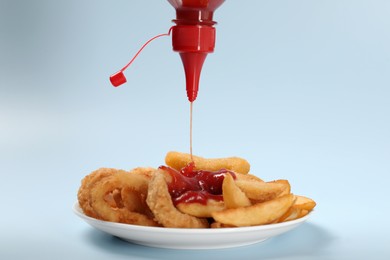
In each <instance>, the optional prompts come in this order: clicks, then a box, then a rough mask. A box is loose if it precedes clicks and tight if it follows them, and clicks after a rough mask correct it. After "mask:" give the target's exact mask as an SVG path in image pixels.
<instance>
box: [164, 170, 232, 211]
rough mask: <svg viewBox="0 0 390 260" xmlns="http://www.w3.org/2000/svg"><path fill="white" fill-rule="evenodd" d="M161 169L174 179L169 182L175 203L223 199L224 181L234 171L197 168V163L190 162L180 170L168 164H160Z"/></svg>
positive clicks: (205, 202)
mask: <svg viewBox="0 0 390 260" xmlns="http://www.w3.org/2000/svg"><path fill="white" fill-rule="evenodd" d="M159 169H161V170H164V171H166V172H167V173H168V174H169V175H170V176H171V177H172V181H171V182H170V183H169V184H168V190H169V193H170V194H171V197H172V201H173V204H174V205H177V204H179V203H192V202H198V203H201V204H204V205H206V204H207V200H208V199H213V200H216V201H222V200H223V196H222V183H223V180H224V178H225V176H226V174H230V175H232V177H233V178H234V179H235V178H236V175H235V174H234V172H232V171H229V170H226V169H221V170H219V171H205V170H195V164H194V163H193V162H191V163H189V164H188V165H187V166H186V167H184V168H183V169H181V170H180V171H178V170H175V169H173V168H170V167H168V166H160V167H159Z"/></svg>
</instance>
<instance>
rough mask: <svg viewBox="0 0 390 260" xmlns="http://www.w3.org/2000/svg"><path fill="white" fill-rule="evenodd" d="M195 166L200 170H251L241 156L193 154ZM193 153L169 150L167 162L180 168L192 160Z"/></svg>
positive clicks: (170, 165)
mask: <svg viewBox="0 0 390 260" xmlns="http://www.w3.org/2000/svg"><path fill="white" fill-rule="evenodd" d="M192 157H193V159H194V162H195V168H196V169H198V170H206V171H218V170H220V169H227V170H231V171H234V172H238V173H243V174H246V173H248V172H249V169H250V164H249V163H248V161H247V160H245V159H242V158H239V157H229V158H215V159H206V158H203V157H199V156H192ZM191 161H192V160H191V155H190V154H187V153H179V152H168V153H167V155H166V156H165V163H166V164H167V165H168V166H169V167H172V168H174V169H176V170H180V169H181V168H183V167H184V166H186V165H187V164H189V163H190V162H191Z"/></svg>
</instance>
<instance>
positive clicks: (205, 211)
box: [176, 200, 225, 218]
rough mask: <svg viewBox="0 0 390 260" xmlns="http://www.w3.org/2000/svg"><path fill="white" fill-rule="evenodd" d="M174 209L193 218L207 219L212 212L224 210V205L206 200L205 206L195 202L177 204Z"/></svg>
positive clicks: (221, 202)
mask: <svg viewBox="0 0 390 260" xmlns="http://www.w3.org/2000/svg"><path fill="white" fill-rule="evenodd" d="M176 208H177V209H178V210H179V211H180V212H182V213H185V214H188V215H191V216H194V217H198V218H209V217H211V213H212V212H215V211H221V210H224V209H225V204H224V202H223V201H215V200H208V201H207V204H206V205H204V204H201V203H197V202H192V203H179V204H177V205H176Z"/></svg>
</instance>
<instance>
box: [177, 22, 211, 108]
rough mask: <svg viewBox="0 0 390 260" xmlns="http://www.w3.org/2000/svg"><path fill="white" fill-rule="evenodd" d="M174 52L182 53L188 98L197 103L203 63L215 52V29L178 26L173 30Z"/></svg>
mask: <svg viewBox="0 0 390 260" xmlns="http://www.w3.org/2000/svg"><path fill="white" fill-rule="evenodd" d="M172 46H173V50H174V51H177V52H179V53H180V57H181V60H182V62H183V66H184V71H185V76H186V90H187V97H188V100H189V101H190V102H193V101H195V99H196V97H197V94H198V89H199V78H200V73H201V71H202V67H203V63H204V61H205V59H206V56H207V54H208V53H211V52H213V51H214V46H215V28H214V27H212V26H209V25H176V26H174V27H173V29H172Z"/></svg>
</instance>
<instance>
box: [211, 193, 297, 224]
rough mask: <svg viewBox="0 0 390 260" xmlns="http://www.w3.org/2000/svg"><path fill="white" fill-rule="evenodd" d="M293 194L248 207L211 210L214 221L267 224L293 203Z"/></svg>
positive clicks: (281, 214) (283, 212)
mask: <svg viewBox="0 0 390 260" xmlns="http://www.w3.org/2000/svg"><path fill="white" fill-rule="evenodd" d="M294 199H295V198H294V195H293V194H287V195H284V196H281V197H278V198H276V199H273V200H269V201H266V202H262V203H257V204H255V205H252V206H249V207H242V208H236V209H226V210H222V211H217V212H213V213H212V214H211V215H212V217H213V218H214V220H215V221H216V222H219V223H222V224H227V225H234V226H237V227H243V226H255V225H264V224H269V223H272V222H274V221H275V220H277V219H278V218H280V217H281V216H283V214H285V213H286V211H287V210H288V209H289V208H290V207H291V206H292V205H293V203H294Z"/></svg>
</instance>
